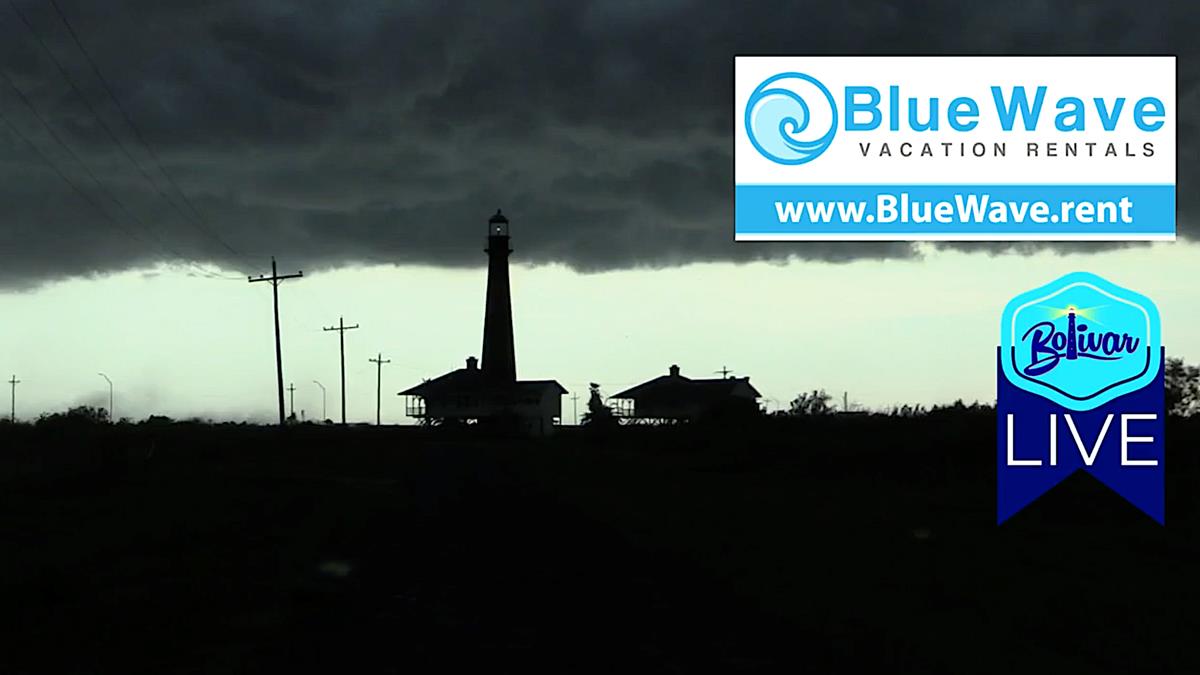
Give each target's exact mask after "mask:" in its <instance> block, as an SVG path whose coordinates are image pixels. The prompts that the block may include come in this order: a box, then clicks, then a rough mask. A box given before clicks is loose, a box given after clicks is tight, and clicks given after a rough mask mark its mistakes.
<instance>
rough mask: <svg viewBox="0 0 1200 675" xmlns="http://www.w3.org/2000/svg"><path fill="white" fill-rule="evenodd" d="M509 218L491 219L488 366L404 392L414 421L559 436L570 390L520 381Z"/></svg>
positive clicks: (475, 364) (472, 361) (470, 365)
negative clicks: (510, 277)
mask: <svg viewBox="0 0 1200 675" xmlns="http://www.w3.org/2000/svg"><path fill="white" fill-rule="evenodd" d="M509 242H510V238H509V229H508V218H506V217H504V214H502V213H501V212H500V211H498V210H497V211H496V215H494V216H492V217H491V219H490V220H488V247H487V249H485V252H486V253H487V254H488V276H487V299H486V305H485V309H484V318H483V363H482V364H480V362H479V360H478V359H476V358H475V357H473V356H472V357H470V358H468V359H467V364H466V367H465V368H459V369H458V370H453V371H450V372H449V373H446V374H445V375H441V376H439V377H435V378H433V379H431V380H426V381H425V382H422V383H420V384H418V385H416V386H414V387H410V388H408V389H406V390H404V391H402V392H400V394H399V395H400V396H404V397H405V409H406V412H407V414H408V416H409V417H414V418H417V419H421V420H423V421H429V422H440V423H447V422H449V423H463V424H471V423H478V422H493V423H497V424H503V425H505V426H510V425H511V426H513V427H516V428H517V429H519V430H521V431H524V432H526V433H529V434H532V435H538V436H541V435H546V434H550V433H553V431H554V429H555V427H557V426H558V424H559V422H560V420H561V418H562V396H563V394H565V393H567V390H566V389H564V388H563V387H562V385H560V384H559V383H558V382H556V381H554V380H518V379H517V360H516V348H515V345H514V343H513V324H512V294H511V291H510V286H509V281H508V256H509V254H511V253H512V248H510V247H509Z"/></svg>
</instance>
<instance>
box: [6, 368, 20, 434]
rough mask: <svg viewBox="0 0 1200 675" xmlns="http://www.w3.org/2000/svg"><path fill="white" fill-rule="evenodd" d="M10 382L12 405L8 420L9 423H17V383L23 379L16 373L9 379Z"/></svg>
mask: <svg viewBox="0 0 1200 675" xmlns="http://www.w3.org/2000/svg"><path fill="white" fill-rule="evenodd" d="M8 384H10V385H12V407H11V408H10V409H9V414H8V422H9V424H16V423H17V385H18V384H21V381H20V380H18V379H17V376H16V375H13V376H12V379H11V380H9V381H8Z"/></svg>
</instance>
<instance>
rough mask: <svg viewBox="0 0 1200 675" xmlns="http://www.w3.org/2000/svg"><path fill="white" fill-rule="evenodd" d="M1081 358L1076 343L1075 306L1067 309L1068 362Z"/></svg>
mask: <svg viewBox="0 0 1200 675" xmlns="http://www.w3.org/2000/svg"><path fill="white" fill-rule="evenodd" d="M1078 358H1079V349H1078V347H1077V346H1076V342H1075V306H1074V305H1072V306H1070V307H1068V308H1067V360H1068V361H1074V360H1076V359H1078Z"/></svg>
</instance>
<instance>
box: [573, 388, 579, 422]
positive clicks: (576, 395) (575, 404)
mask: <svg viewBox="0 0 1200 675" xmlns="http://www.w3.org/2000/svg"><path fill="white" fill-rule="evenodd" d="M571 409H572V410H573V411H574V415H575V426H579V393H578V392H576V393H574V394H571Z"/></svg>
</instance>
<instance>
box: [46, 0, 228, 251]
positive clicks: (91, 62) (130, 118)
mask: <svg viewBox="0 0 1200 675" xmlns="http://www.w3.org/2000/svg"><path fill="white" fill-rule="evenodd" d="M50 5H51V6H52V7H53V8H54V12H55V13H56V14H58V18H59V19H61V20H62V22H63V26H65V27H66V29H67V32H68V33H70V35H71V39H72V40H73V41H74V42H75V46H76V47H78V48H79V51H80V52H81V53H82V54H83V57H84V58H85V59H87V62H88V65H90V66H91V68H92V72H93V73H95V74H96V79H98V80H100V84H101V85H103V87H104V91H105V92H107V93H108V97H109V98H110V99H112V102H113V104H114V105H116V107H117V110H119V111H120V112H121V116H122V117H124V118H125V123H126V124H128V125H129V128H130V129H131V130H132V131H133V135H134V138H136V139H137V141H138V143H139V144H140V145H141V146H142V147H143V148H145V150H146V153H147V154H149V155H150V159H151V160H153V161H154V165H155V166H156V167H158V170H159V171H160V172H161V173H162V175H163V177H164V178H166V179H167V182H168V183H169V184H170V185H171V187H173V188H175V192H176V193H178V194H179V197H180V199H181V200H182V201H183V203H184V204H185V205H186V206H187V207H188V209H189V210H191V212H192V213H193V214H195V216H196V218H198V219H199V220H200V221H201V222H205V219H204V216H203V215H202V214H201V213H200V211H199V210H198V209H197V208H196V207H195V205H194V204H192V200H191V199H189V198H188V196H187V193H186V192H184V191H183V189H182V188H180V187H179V184H178V183H176V182H175V178H174V177H173V176H172V175H171V174H170V173H169V172H168V171H167V169H166V167H164V166H163V165H162V162H161V161H160V160H159V158H158V153H157V152H155V151H154V146H152V145H150V144H149V143H148V142H146V139H145V137H144V136H143V135H142V131H141V129H139V128H138V125H137V124H135V123H134V121H133V116H132V115H130V114H129V111H127V110H126V109H125V106H124V105H122V104H121V99H119V98H117V95H116V93H114V92H113V88H112V86H110V85H109V83H108V78H106V77H104V74H103V73H102V72H101V71H100V67H99V66H98V65H96V60H95V59H93V58H92V54H91V52H89V51H88V50H87V48H86V47H84V46H83V41H82V40H80V39H79V35H78V34H76V32H75V29H74V28H73V27H72V26H71V22H70V21H69V20H68V19H67V15H66V14H65V13H64V12H63V11H62V9H61V8H60V7H59V6H58V3H57V2H55V0H50ZM213 236H214V237H217V235H216V234H215V233H214V234H213ZM217 238H218V240H219V239H220V238H219V237H217ZM222 244H223V245H225V247H226V248H228V249H229V250H230V251H231V252H232V253H233V254H234V255H238V256H240V257H242V258H243V259H246V256H245V255H242V254H240V253H238V252H237V251H235V250H233V248H232V247H231V246H229V245H228V244H227V243H225V242H224V241H222Z"/></svg>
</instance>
